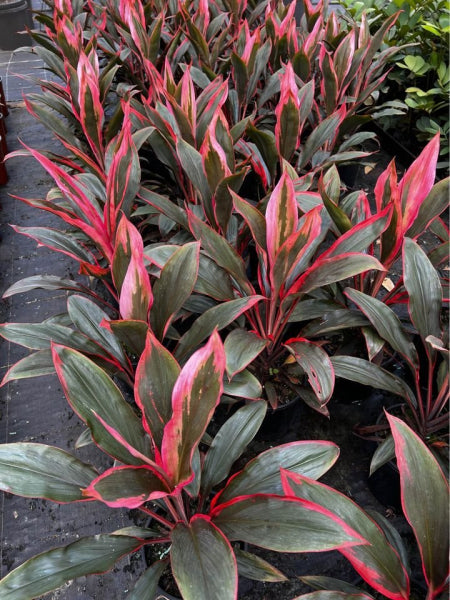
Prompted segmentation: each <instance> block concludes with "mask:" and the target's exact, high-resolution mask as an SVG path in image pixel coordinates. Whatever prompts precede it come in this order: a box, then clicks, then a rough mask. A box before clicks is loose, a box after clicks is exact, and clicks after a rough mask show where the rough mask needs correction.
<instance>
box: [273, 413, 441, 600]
mask: <svg viewBox="0 0 450 600" xmlns="http://www.w3.org/2000/svg"><path fill="white" fill-rule="evenodd" d="M387 419H388V421H389V426H390V429H391V432H392V437H393V440H394V444H395V456H396V458H397V465H398V469H399V472H400V488H401V501H402V508H403V512H404V515H405V517H406V519H407V521H408V523H409V524H410V526H411V528H412V530H413V533H414V537H415V539H416V542H417V545H418V547H419V551H420V557H421V562H422V570H423V576H424V580H425V581H424V584H425V585H424V586H422V585H420V584H419V585H420V588H421V589H417V590H416V589H414V586H412V588H413V589H411V583H413V582H414V580H413V579H412V578H411V579H410V573H409V564H408V554H407V551H406V548H405V545H404V543H403V541H402V539H401V537H400V535H399V534H398V532H397V531H396V529H395V528H394V527H393V526H392V525H391V524H390V523H389V521H387V520H386V519H385V518H384V517H382V516H381V515H380V514H378V513H376V512H374V511H367V512H364V511H363V510H362V508H360V507H359V506H358V505H357V504H356V503H355V502H354V501H353V500H350V499H349V498H347V497H346V496H344V495H343V494H341V493H339V492H337V491H336V490H333V489H332V488H330V487H328V486H326V485H323V484H322V483H319V482H317V481H313V480H312V479H309V478H307V477H304V476H302V475H298V474H294V473H289V472H288V471H284V472H283V473H282V479H283V487H284V490H285V492H286V494H288V495H290V494H293V495H295V496H296V497H297V498H301V499H303V500H304V501H305V502H313V503H315V504H317V505H319V506H322V507H323V508H325V509H327V510H330V511H331V512H332V513H334V514H335V515H336V516H337V517H340V518H341V519H342V520H343V521H345V523H347V525H348V526H349V527H355V529H356V530H357V531H358V532H359V533H360V534H361V535H362V536H363V537H365V538H366V539H367V540H370V542H371V545H370V546H354V547H352V548H345V549H343V550H341V552H342V554H343V555H344V556H345V557H346V558H347V559H348V560H349V561H350V562H351V564H352V565H353V567H354V568H355V569H356V571H357V572H358V573H359V575H361V577H362V578H363V579H364V581H365V582H367V583H368V584H370V585H371V586H372V588H373V589H374V590H375V592H377V594H382V595H383V597H386V598H391V600H407V599H409V598H417V597H422V598H425V597H426V598H427V600H433V599H435V598H443V597H445V596H446V595H447V593H448V576H449V569H448V549H449V538H448V526H449V522H448V501H449V490H448V481H447V478H446V477H445V475H444V474H443V472H442V469H441V468H440V466H439V464H438V462H437V461H436V460H435V458H434V456H433V454H432V453H431V452H430V450H429V449H428V448H427V447H426V445H425V444H424V443H423V442H422V440H421V439H420V438H419V437H418V436H417V435H416V434H415V433H414V432H413V431H412V430H411V429H410V428H409V427H408V426H407V425H406V424H405V423H404V422H403V421H402V420H400V419H398V418H397V417H394V416H392V415H389V414H388V415H387ZM383 532H384V534H385V535H386V537H385V536H384V535H383ZM386 539H389V541H390V544H392V546H390V545H389V544H388V543H387V541H386ZM393 548H395V550H393ZM394 553H395V557H396V561H395V562H391V560H392V555H393V554H394ZM301 580H302V581H303V582H305V583H307V584H308V585H310V586H311V587H313V588H315V589H317V590H322V591H318V592H313V593H311V594H306V595H303V596H299V597H298V598H296V599H295V600H336V599H337V598H340V599H341V600H344V599H345V600H347V599H348V600H350V599H351V598H355V597H357V598H360V599H361V600H370V599H372V598H373V596H371V595H370V594H368V593H367V591H365V590H362V589H361V588H359V587H356V586H355V585H350V584H349V583H347V582H344V581H340V580H338V579H334V578H332V577H322V576H308V577H301ZM420 583H421V582H420ZM417 593H419V594H420V596H418V595H417ZM377 597H378V595H377Z"/></svg>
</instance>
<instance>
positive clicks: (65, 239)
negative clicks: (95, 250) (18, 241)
mask: <svg viewBox="0 0 450 600" xmlns="http://www.w3.org/2000/svg"><path fill="white" fill-rule="evenodd" d="M14 231H17V233H22V234H24V235H26V236H28V237H31V238H33V239H34V240H36V241H37V242H38V243H39V244H40V245H42V246H47V247H48V248H51V249H52V250H56V251H57V252H62V253H63V254H67V255H68V256H70V257H71V258H74V259H75V260H79V261H83V262H88V263H90V262H93V256H92V254H91V253H90V252H88V251H87V250H86V248H85V247H84V246H82V245H81V244H80V243H79V242H78V241H77V240H76V239H75V238H74V237H73V236H72V235H71V234H70V233H68V232H64V231H58V230H57V229H50V228H49V227H17V226H15V227H14Z"/></svg>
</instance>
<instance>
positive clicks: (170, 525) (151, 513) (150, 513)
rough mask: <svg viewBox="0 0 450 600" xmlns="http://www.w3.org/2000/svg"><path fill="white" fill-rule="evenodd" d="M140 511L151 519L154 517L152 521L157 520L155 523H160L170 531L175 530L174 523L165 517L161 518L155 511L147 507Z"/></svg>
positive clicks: (142, 507) (141, 508)
mask: <svg viewBox="0 0 450 600" xmlns="http://www.w3.org/2000/svg"><path fill="white" fill-rule="evenodd" d="M140 510H141V511H142V512H143V513H145V514H146V515H148V516H149V517H152V519H155V521H159V522H160V523H161V524H162V525H165V526H166V527H167V528H168V529H173V523H171V522H170V521H168V520H167V519H165V518H164V517H161V515H158V513H156V512H154V511H153V510H150V509H149V508H147V507H146V506H141V507H140Z"/></svg>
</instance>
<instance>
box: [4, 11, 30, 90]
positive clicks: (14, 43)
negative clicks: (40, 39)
mask: <svg viewBox="0 0 450 600" xmlns="http://www.w3.org/2000/svg"><path fill="white" fill-rule="evenodd" d="M27 27H29V28H31V27H33V19H32V17H31V11H30V6H29V4H28V2H27V0H0V50H15V49H16V48H20V46H26V45H27V44H29V43H30V38H29V36H28V35H26V36H24V35H21V34H19V33H18V32H19V31H24V30H25V29H26V28H27ZM0 101H1V100H0Z"/></svg>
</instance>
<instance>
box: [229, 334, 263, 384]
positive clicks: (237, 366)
mask: <svg viewBox="0 0 450 600" xmlns="http://www.w3.org/2000/svg"><path fill="white" fill-rule="evenodd" d="M267 343H268V341H267V340H264V339H263V338H261V337H260V336H259V335H257V334H256V333H253V332H251V331H247V330H245V329H233V331H231V332H230V333H229V334H228V335H227V337H226V340H225V343H224V348H225V355H226V360H227V374H228V377H230V378H231V379H232V378H233V377H234V375H236V373H239V372H240V371H242V370H243V369H245V367H246V366H247V365H249V364H250V363H251V362H252V361H253V360H254V359H255V358H256V357H257V356H258V354H260V353H261V351H262V350H263V349H264V348H265V347H266V346H267Z"/></svg>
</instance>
